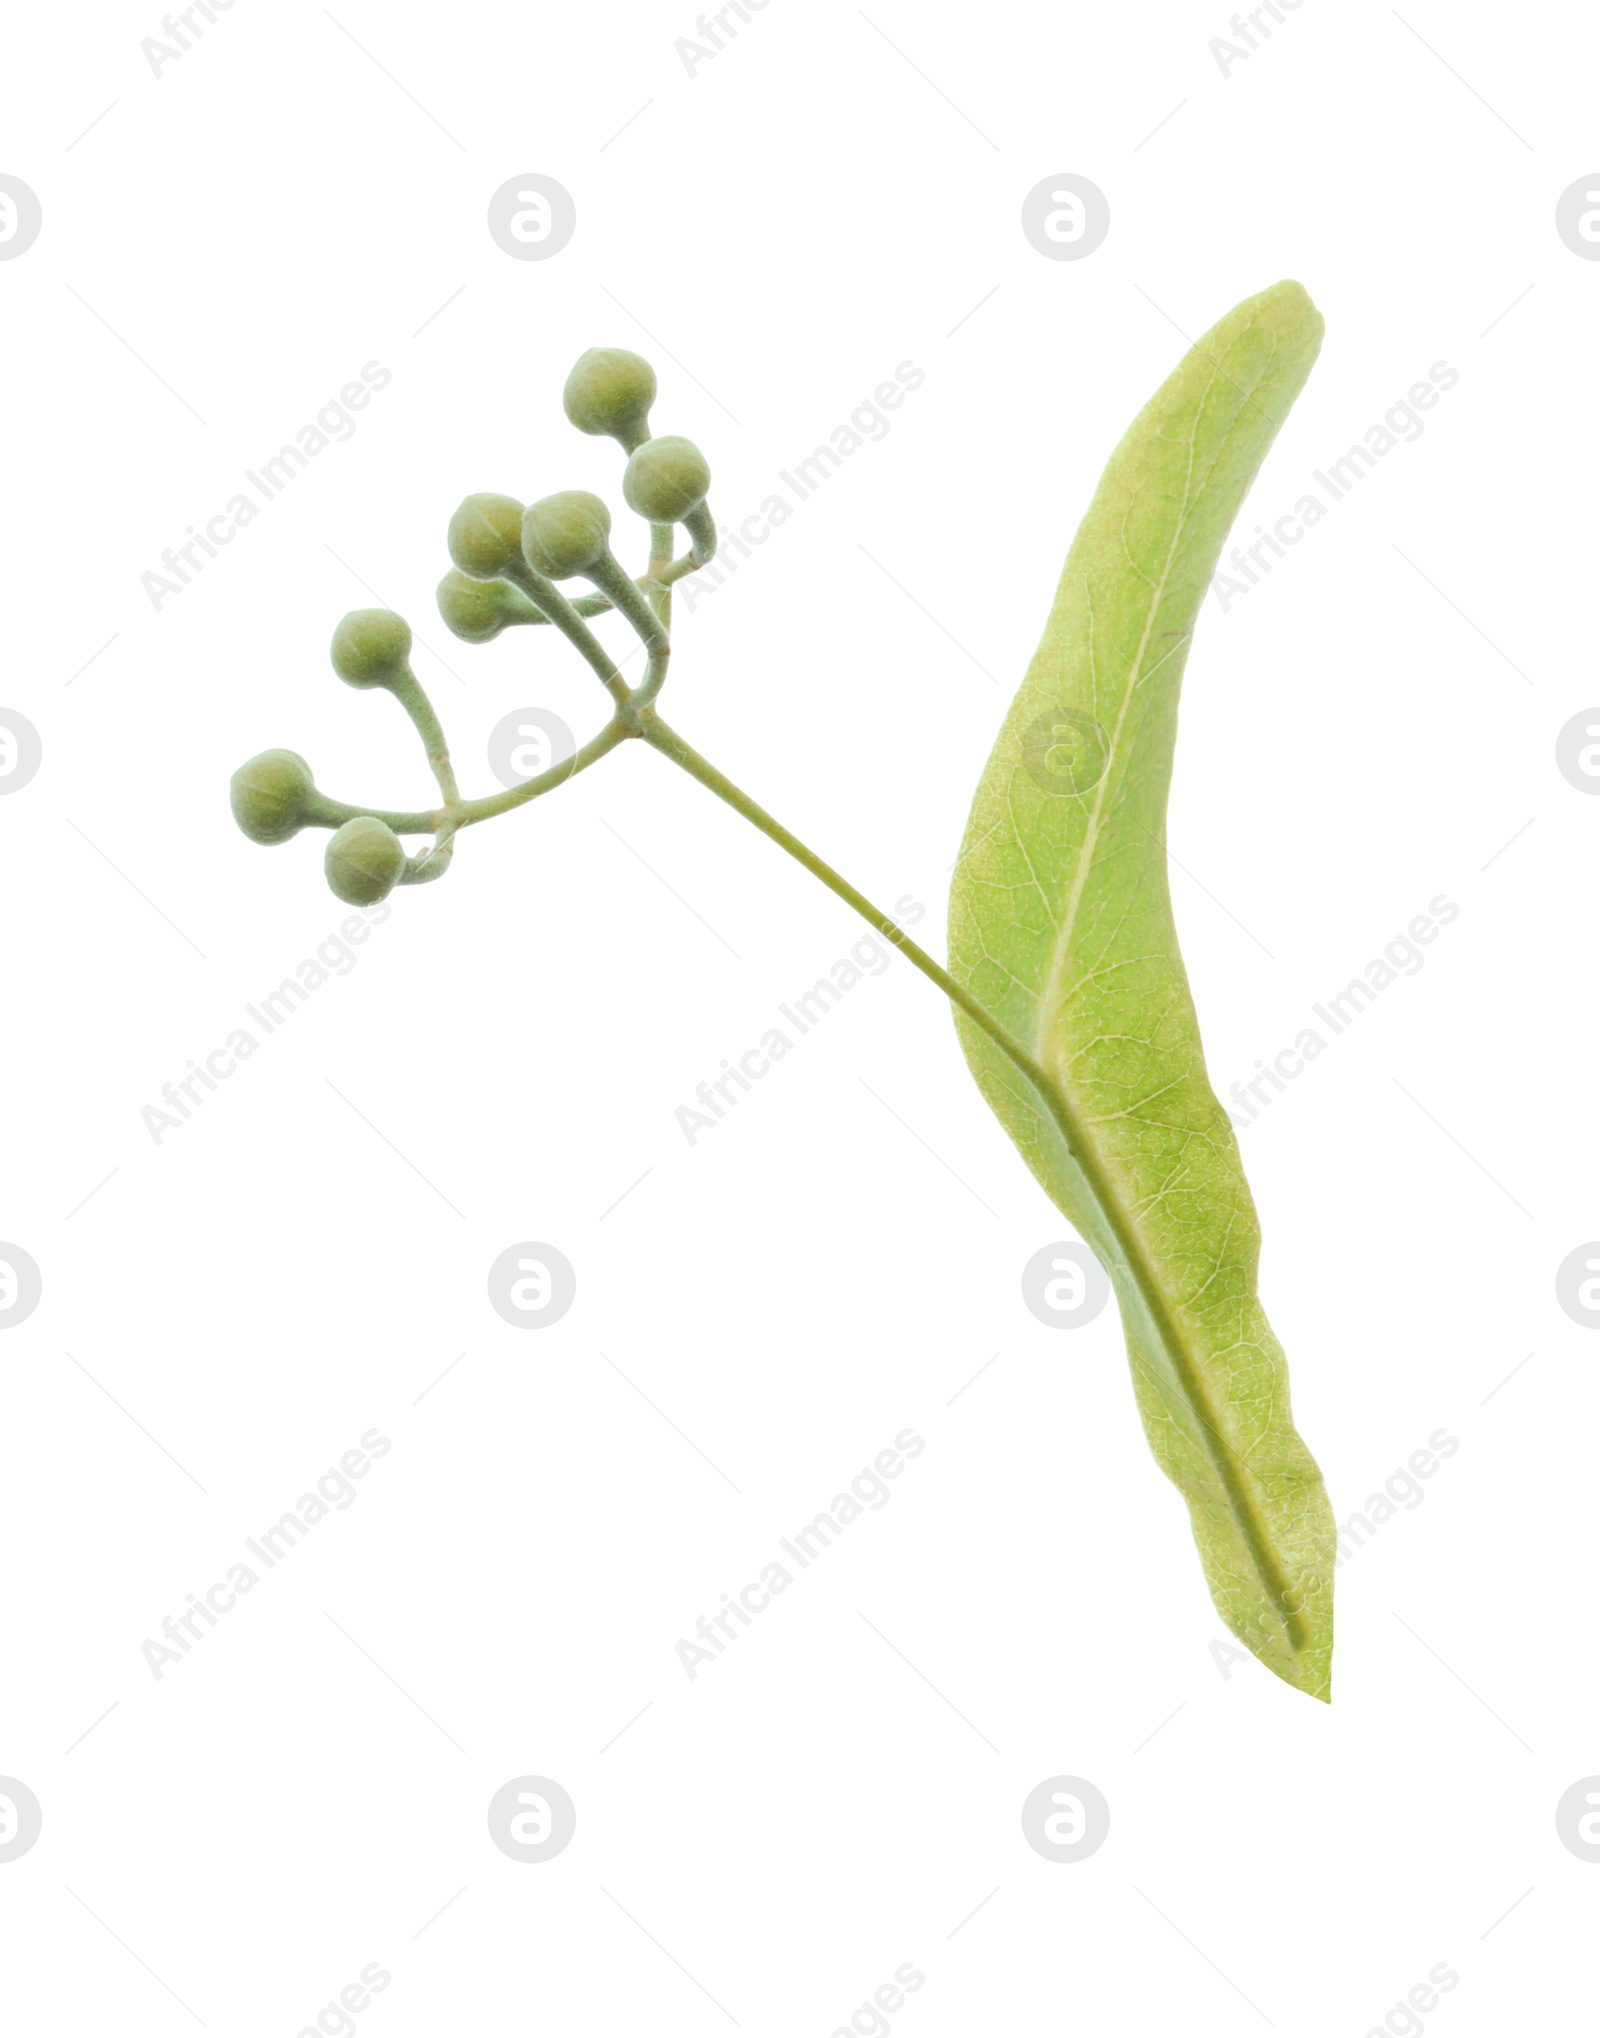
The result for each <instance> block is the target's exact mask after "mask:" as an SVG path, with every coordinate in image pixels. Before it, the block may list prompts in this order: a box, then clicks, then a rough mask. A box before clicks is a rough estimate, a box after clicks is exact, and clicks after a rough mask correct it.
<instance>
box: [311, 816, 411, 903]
mask: <svg viewBox="0 0 1600 2038" xmlns="http://www.w3.org/2000/svg"><path fill="white" fill-rule="evenodd" d="M405 860H406V853H405V851H404V850H403V849H402V848H401V847H400V838H399V836H398V835H396V834H395V832H394V830H393V829H392V828H391V827H390V826H389V825H388V823H387V822H386V821H380V820H379V819H378V817H377V815H376V814H358V815H357V816H356V818H355V819H354V820H353V821H346V822H345V824H344V826H343V827H342V828H338V829H335V831H334V833H333V835H332V837H331V838H330V840H329V842H328V849H327V854H326V855H325V856H324V858H323V860H322V867H323V869H324V870H325V871H326V872H327V874H328V883H329V885H330V887H331V888H332V890H333V894H334V897H335V898H339V899H343V900H344V902H345V904H346V905H347V906H376V905H377V904H378V902H379V901H380V900H381V899H386V898H388V896H389V894H390V893H391V892H392V891H393V890H394V888H395V884H396V881H397V880H398V878H399V876H400V872H401V870H402V868H403V867H404V864H405Z"/></svg>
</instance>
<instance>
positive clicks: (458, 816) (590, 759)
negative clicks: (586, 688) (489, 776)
mask: <svg viewBox="0 0 1600 2038" xmlns="http://www.w3.org/2000/svg"><path fill="white" fill-rule="evenodd" d="M632 733H633V732H632V731H631V730H630V729H629V728H628V727H627V725H626V724H625V723H624V722H622V721H620V720H619V719H618V718H617V717H615V716H613V717H612V719H611V720H610V721H609V722H607V724H606V725H605V727H604V728H603V729H602V730H601V731H600V733H599V735H598V736H591V737H590V738H589V740H588V742H587V743H585V744H584V745H583V747H582V748H581V749H580V750H577V751H574V753H573V754H572V756H571V757H568V758H565V759H564V760H563V761H562V762H561V763H560V764H552V765H551V767H550V769H549V770H548V771H541V772H539V773H538V774H537V775H536V776H535V777H533V778H528V779H524V780H523V782H522V784H521V785H514V786H508V787H507V788H506V790H505V791H504V792H503V793H491V794H490V795H489V796H488V797H487V798H485V799H481V800H463V801H462V802H461V804H460V805H459V806H458V807H452V808H451V809H450V819H451V821H452V822H453V823H454V824H455V826H456V827H457V828H470V827H471V826H472V824H473V823H474V822H475V821H492V820H493V819H494V818H495V816H496V815H497V814H509V813H510V812H511V811H512V809H513V808H515V807H524V806H526V805H527V803H528V801H529V800H536V799H538V797H539V795H540V794H541V793H548V792H553V791H554V790H555V788H556V787H557V786H558V785H565V784H566V782H567V780H568V779H569V778H576V777H577V775H578V773H579V772H580V771H587V770H588V769H589V766H590V765H591V764H595V763H597V762H598V761H599V760H600V759H601V758H602V757H604V756H605V755H606V753H607V752H608V751H611V750H615V749H616V747H617V745H618V744H619V743H623V742H626V741H627V739H628V737H629V736H630V735H631V734H632ZM390 825H391V826H393V823H392V822H391V823H390ZM396 832H398V831H396Z"/></svg>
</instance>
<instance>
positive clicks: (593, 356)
mask: <svg viewBox="0 0 1600 2038" xmlns="http://www.w3.org/2000/svg"><path fill="white" fill-rule="evenodd" d="M655 400H656V371H655V370H654V369H653V368H652V367H651V366H650V363H649V362H648V361H645V360H642V359H641V358H640V357H639V355H637V354H630V353H629V352H628V350H627V348H626V347H591V348H590V349H589V351H588V353H587V354H582V355H580V356H579V357H578V363H577V366H576V367H575V368H574V369H573V371H572V373H571V374H570V375H569V376H568V377H567V386H566V388H565V389H563V390H562V392H561V402H562V406H563V408H564V409H565V410H566V413H567V416H568V417H569V418H570V419H571V421H572V422H573V424H575V425H576V426H577V427H578V430H579V431H580V432H591V433H596V434H599V433H609V434H610V435H611V437H612V438H613V439H617V440H619V441H620V442H621V444H622V445H623V446H624V447H626V448H627V450H628V451H629V452H630V453H631V452H632V451H633V449H634V447H635V446H637V445H638V444H639V443H640V441H641V440H642V439H647V438H648V437H649V436H650V406H651V404H653V403H654V402H655Z"/></svg>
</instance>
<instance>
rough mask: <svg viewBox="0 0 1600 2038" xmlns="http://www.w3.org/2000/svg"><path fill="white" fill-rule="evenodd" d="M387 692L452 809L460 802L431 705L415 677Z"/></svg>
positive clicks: (446, 747)
mask: <svg viewBox="0 0 1600 2038" xmlns="http://www.w3.org/2000/svg"><path fill="white" fill-rule="evenodd" d="M390 691H391V692H392V693H393V695H394V697H395V699H396V700H397V701H398V702H399V703H400V705H401V707H403V708H404V709H405V711H406V713H407V714H408V715H409V716H410V717H411V721H412V724H413V726H414V727H415V729H416V732H417V734H418V735H419V736H420V737H421V738H422V747H423V749H424V750H425V751H426V752H427V753H428V767H429V769H430V770H431V771H432V773H433V775H434V778H435V779H436V780H437V781H438V785H439V794H440V797H441V798H442V799H443V801H444V803H445V805H446V806H447V807H448V806H451V805H453V804H454V803H455V802H456V801H458V800H459V799H460V798H461V793H460V790H459V789H458V787H457V785H456V774H455V768H454V766H453V765H452V764H451V762H450V745H449V744H448V743H447V742H446V741H445V734H444V729H443V727H442V726H441V724H440V721H439V717H438V716H437V715H436V714H435V713H434V708H433V702H432V701H430V700H429V698H428V696H427V694H426V693H425V692H424V691H423V689H422V685H421V682H420V681H419V680H418V679H417V677H416V675H415V674H414V673H412V672H409V671H408V672H406V674H405V675H404V677H403V678H401V679H400V680H399V681H398V682H397V683H396V684H395V685H394V686H393V687H392V688H391V689H390Z"/></svg>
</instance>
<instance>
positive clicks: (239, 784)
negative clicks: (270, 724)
mask: <svg viewBox="0 0 1600 2038" xmlns="http://www.w3.org/2000/svg"><path fill="white" fill-rule="evenodd" d="M315 790H316V789H315V787H314V786H313V785H312V783H311V767H310V765H309V764H307V763H306V761H305V759H304V758H303V757H301V756H300V755H299V754H298V752H296V751H293V750H263V751H262V753H261V755H260V756H259V757H252V758H251V760H250V762H249V763H248V764H241V765H240V767H239V769H238V770H237V771H236V772H235V773H234V774H233V777H232V779H231V780H230V781H229V783H228V802H229V804H230V805H231V806H232V808H233V818H234V819H235V820H236V821H237V822H238V824H239V826H240V828H241V829H242V830H243V831H244V833H245V834H246V835H248V836H249V837H250V840H251V841H252V842H264V843H266V844H268V846H269V847H270V846H272V845H274V844H276V843H279V842H287V841H289V840H290V838H291V837H292V836H295V835H298V834H299V833H300V830H301V829H302V828H303V827H304V826H305V825H306V822H307V821H308V820H309V819H310V814H309V811H308V810H309V808H310V805H311V801H312V799H313V797H314V794H315Z"/></svg>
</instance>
